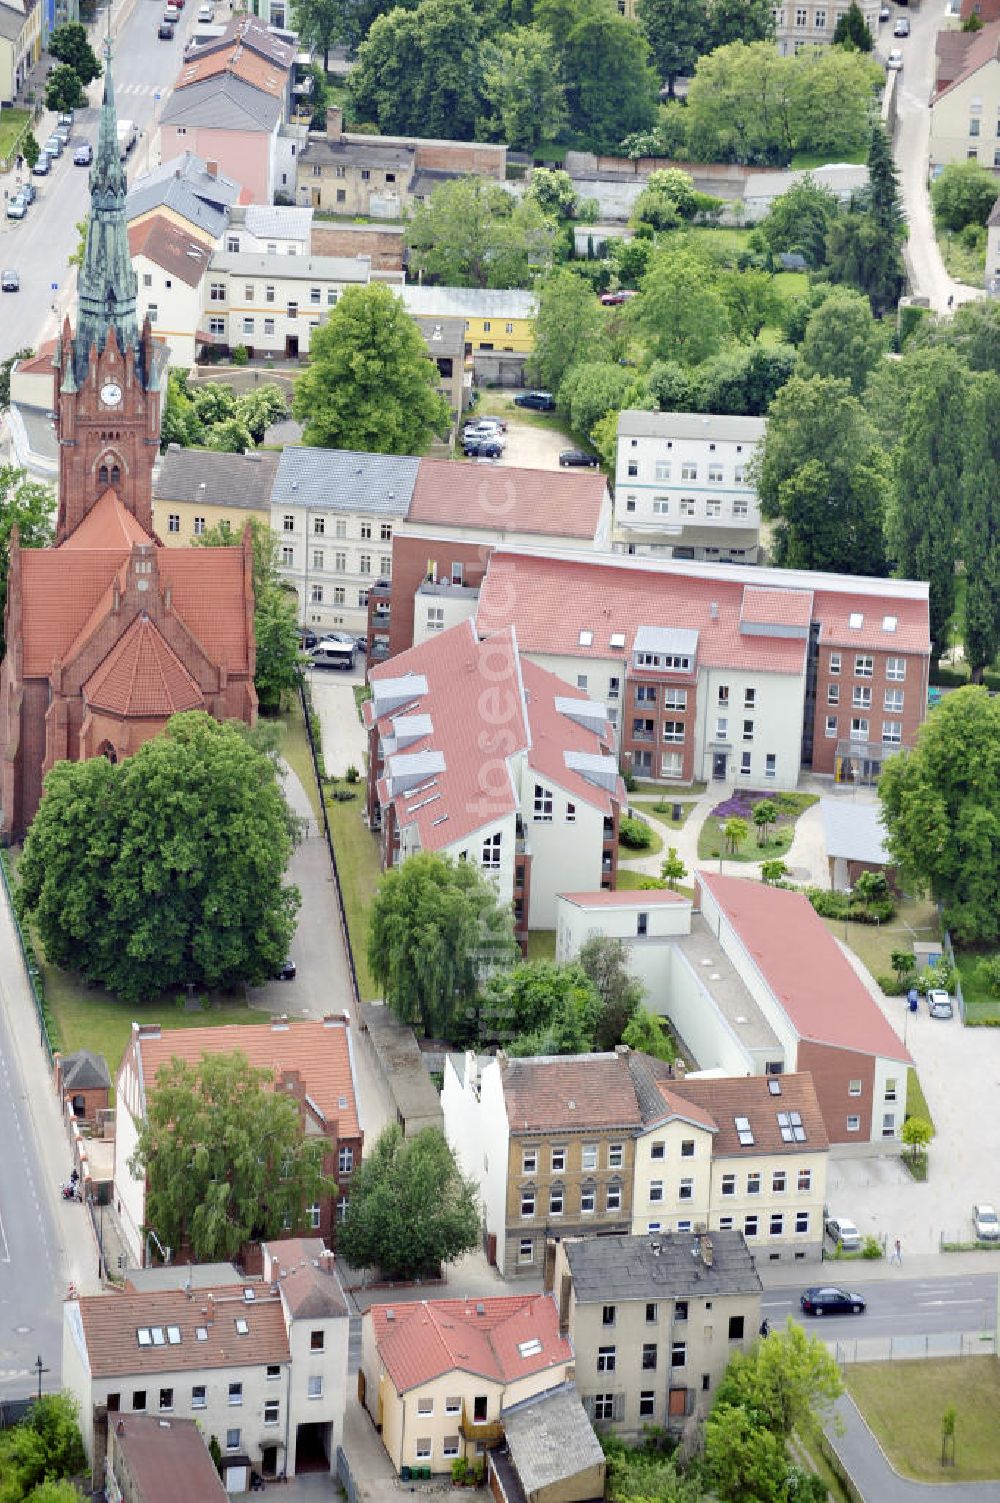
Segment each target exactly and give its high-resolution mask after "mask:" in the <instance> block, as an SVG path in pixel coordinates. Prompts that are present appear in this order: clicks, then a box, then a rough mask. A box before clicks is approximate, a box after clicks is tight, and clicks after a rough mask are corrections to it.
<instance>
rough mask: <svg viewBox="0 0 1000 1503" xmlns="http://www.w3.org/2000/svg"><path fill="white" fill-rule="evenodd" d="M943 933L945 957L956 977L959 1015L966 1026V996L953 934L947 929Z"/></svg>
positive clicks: (955, 984)
mask: <svg viewBox="0 0 1000 1503" xmlns="http://www.w3.org/2000/svg"><path fill="white" fill-rule="evenodd" d="M943 933H944V941H943V943H944V953H945V959H946V960H947V962H948V964H949V965H950V966H951V969H952V974H953V975H954V977H955V980H954V991H955V1001H956V1002H957V1003H958V1016H959V1017H960V1018H961V1019H962V1025H963V1027H964V1025H965V997H964V996H963V995H962V978H961V976H960V975H959V974H958V966H957V965H956V963H955V950H954V946H953V945H952V942H951V935H950V934H949V933H948V930H947V929H945V930H944V931H943Z"/></svg>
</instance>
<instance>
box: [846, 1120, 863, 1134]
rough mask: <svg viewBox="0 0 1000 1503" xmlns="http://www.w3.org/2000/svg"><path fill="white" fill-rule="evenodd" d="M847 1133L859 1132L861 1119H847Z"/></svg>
mask: <svg viewBox="0 0 1000 1503" xmlns="http://www.w3.org/2000/svg"><path fill="white" fill-rule="evenodd" d="M847 1131H848V1132H860V1131H861V1118H860V1117H848V1119H847Z"/></svg>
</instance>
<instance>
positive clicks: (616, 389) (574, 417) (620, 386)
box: [559, 360, 652, 439]
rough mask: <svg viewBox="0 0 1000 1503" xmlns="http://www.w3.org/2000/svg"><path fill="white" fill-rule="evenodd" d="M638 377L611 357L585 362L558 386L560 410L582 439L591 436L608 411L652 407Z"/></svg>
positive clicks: (566, 376)
mask: <svg viewBox="0 0 1000 1503" xmlns="http://www.w3.org/2000/svg"><path fill="white" fill-rule="evenodd" d="M651 405H652V402H651V399H650V398H648V397H645V396H644V395H643V394H642V392H641V390H640V388H639V385H638V383H637V382H636V379H635V372H634V371H630V370H627V369H623V368H622V367H621V366H620V365H616V364H614V362H612V361H609V360H593V361H587V360H585V361H582V362H581V363H580V364H578V365H574V366H573V367H572V369H571V370H569V371H567V372H566V375H565V376H564V377H563V380H562V384H561V386H560V387H559V410H560V411H561V412H564V413H565V414H566V415H567V417H568V418H569V423H570V427H571V428H572V429H573V432H574V433H577V434H579V435H580V437H581V438H583V439H587V438H590V436H591V434H592V433H593V430H594V428H595V427H596V425H597V424H598V423H599V422H600V421H601V419H602V418H604V417H606V416H607V414H608V413H609V412H620V411H621V410H622V408H623V407H649V406H651Z"/></svg>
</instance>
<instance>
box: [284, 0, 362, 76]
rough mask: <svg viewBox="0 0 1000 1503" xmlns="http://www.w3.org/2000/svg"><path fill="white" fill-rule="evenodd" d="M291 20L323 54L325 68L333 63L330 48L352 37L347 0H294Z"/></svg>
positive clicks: (305, 37) (324, 70)
mask: <svg viewBox="0 0 1000 1503" xmlns="http://www.w3.org/2000/svg"><path fill="white" fill-rule="evenodd" d="M292 24H293V26H294V27H295V30H296V31H297V32H298V34H299V36H300V37H301V38H302V40H303V41H304V42H307V43H308V44H309V46H310V47H311V48H313V50H314V51H316V52H322V54H323V72H324V74H325V73H326V70H327V69H328V68H329V66H330V48H331V47H333V46H334V45H335V44H336V43H337V42H345V41H348V40H349V30H348V7H347V5H346V4H345V0H292Z"/></svg>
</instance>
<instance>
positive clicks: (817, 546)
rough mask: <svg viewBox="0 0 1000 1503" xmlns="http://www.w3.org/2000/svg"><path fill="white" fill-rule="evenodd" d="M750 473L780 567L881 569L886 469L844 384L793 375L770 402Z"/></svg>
mask: <svg viewBox="0 0 1000 1503" xmlns="http://www.w3.org/2000/svg"><path fill="white" fill-rule="evenodd" d="M755 470H756V478H757V494H758V495H759V497H760V502H761V512H762V514H763V515H764V516H765V517H767V518H769V519H773V520H775V521H776V524H777V525H776V528H775V556H776V561H777V562H778V563H779V564H780V565H781V566H782V567H784V568H801V569H827V570H831V571H834V572H839V573H844V574H880V573H882V572H883V569H884V557H885V549H884V543H883V537H882V518H883V513H884V510H885V504H886V497H887V493H888V477H887V474H886V470H887V464H886V460H885V457H884V455H883V453H882V451H881V448H880V446H879V444H878V441H877V438H876V434H875V430H874V428H873V426H872V424H871V422H870V421H869V419H868V417H867V416H866V414H865V411H864V409H863V408H862V406H861V404H860V402H859V401H858V399H857V398H856V397H855V396H853V395H852V394H851V390H850V387H849V386H848V384H847V382H846V381H837V380H834V379H833V378H831V377H827V376H811V377H810V378H809V379H808V380H804V379H803V378H802V377H800V376H793V377H792V379H791V380H790V381H788V382H787V383H786V385H784V386H783V387H782V388H781V390H780V391H779V392H778V394H777V396H776V397H775V399H774V402H773V403H772V405H771V414H770V418H769V421H768V427H767V435H766V437H765V440H764V444H763V447H762V452H761V453H760V455H759V456H758V458H757V460H756V461H755Z"/></svg>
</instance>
